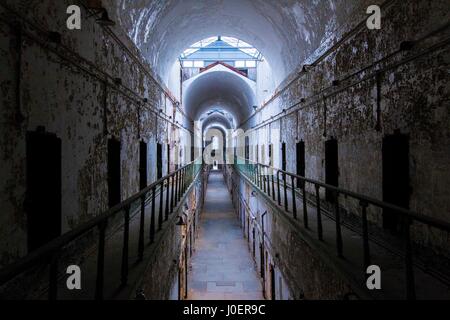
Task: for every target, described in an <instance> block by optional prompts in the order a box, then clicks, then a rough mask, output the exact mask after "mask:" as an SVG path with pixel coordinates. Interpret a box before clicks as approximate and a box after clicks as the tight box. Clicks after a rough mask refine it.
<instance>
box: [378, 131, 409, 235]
mask: <svg viewBox="0 0 450 320" xmlns="http://www.w3.org/2000/svg"><path fill="white" fill-rule="evenodd" d="M382 157H383V201H385V202H388V203H392V204H394V205H396V206H399V207H402V208H405V209H408V208H409V200H410V191H411V190H410V181H409V137H408V136H407V135H402V134H400V133H397V134H394V135H389V136H386V137H385V138H384V139H383V150H382ZM383 227H384V228H386V229H388V230H391V231H392V232H394V233H395V232H400V231H401V221H400V217H399V216H398V214H397V213H396V212H395V211H392V210H390V209H384V210H383Z"/></svg>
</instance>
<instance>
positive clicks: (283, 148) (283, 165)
mask: <svg viewBox="0 0 450 320" xmlns="http://www.w3.org/2000/svg"><path fill="white" fill-rule="evenodd" d="M281 170H283V171H286V143H285V142H283V143H282V144H281Z"/></svg>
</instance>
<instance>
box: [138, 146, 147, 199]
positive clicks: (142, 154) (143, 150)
mask: <svg viewBox="0 0 450 320" xmlns="http://www.w3.org/2000/svg"><path fill="white" fill-rule="evenodd" d="M147 157H148V156H147V144H146V143H145V142H144V141H141V142H140V143H139V185H140V189H141V190H142V189H145V188H146V187H147V160H148V158H147Z"/></svg>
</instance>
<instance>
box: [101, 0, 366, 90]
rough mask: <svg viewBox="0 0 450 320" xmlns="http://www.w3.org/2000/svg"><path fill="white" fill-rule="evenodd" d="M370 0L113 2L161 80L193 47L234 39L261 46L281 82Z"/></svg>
mask: <svg viewBox="0 0 450 320" xmlns="http://www.w3.org/2000/svg"><path fill="white" fill-rule="evenodd" d="M364 1H365V0H320V1H319V0H107V1H106V2H107V3H109V6H110V7H111V6H115V10H113V14H114V15H115V18H116V19H117V20H118V21H119V22H120V24H121V25H122V27H123V28H124V29H125V31H126V32H127V33H128V35H129V36H130V37H131V38H132V39H133V41H134V42H135V43H136V45H137V46H138V47H139V48H140V49H141V50H142V53H143V55H144V56H145V57H146V58H147V59H148V61H149V63H150V64H151V65H152V66H153V68H154V69H155V70H156V72H157V73H158V74H159V75H160V77H161V78H162V79H163V80H164V81H167V79H168V73H169V70H170V68H171V66H172V65H173V63H174V62H175V61H176V59H177V57H178V56H179V55H180V53H181V52H182V51H183V50H184V49H185V48H187V47H188V46H189V45H191V44H193V43H195V42H197V41H199V40H202V39H204V38H207V37H210V36H217V35H223V36H231V37H235V38H239V39H242V40H244V41H246V42H247V43H250V44H252V45H253V46H255V47H256V48H257V49H258V50H259V51H261V53H262V54H263V55H264V56H265V57H266V58H267V60H268V62H269V63H270V65H271V66H272V70H273V76H274V80H275V82H276V83H280V82H281V81H283V80H284V79H285V77H286V76H287V75H288V74H289V73H290V72H292V71H293V70H294V69H295V68H296V67H297V66H298V65H299V64H300V63H301V62H302V61H303V60H304V59H305V58H307V57H308V56H309V55H310V54H311V53H312V52H313V51H314V50H315V49H317V48H318V46H319V45H320V43H321V42H322V41H323V40H324V39H325V38H326V37H327V36H328V35H329V34H330V33H331V32H333V31H334V30H335V29H336V27H337V26H339V25H340V24H341V23H342V22H343V21H345V20H346V19H347V17H348V15H349V13H350V12H351V11H352V10H353V9H354V8H355V4H357V3H361V2H364Z"/></svg>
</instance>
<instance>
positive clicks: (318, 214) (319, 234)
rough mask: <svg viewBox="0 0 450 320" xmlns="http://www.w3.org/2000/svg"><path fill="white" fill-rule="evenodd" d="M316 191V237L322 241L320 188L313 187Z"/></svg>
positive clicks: (317, 186)
mask: <svg viewBox="0 0 450 320" xmlns="http://www.w3.org/2000/svg"><path fill="white" fill-rule="evenodd" d="M314 187H315V189H316V208H317V235H318V237H319V240H320V241H322V240H323V229H322V212H321V211H320V186H319V185H317V184H316V185H314Z"/></svg>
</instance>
